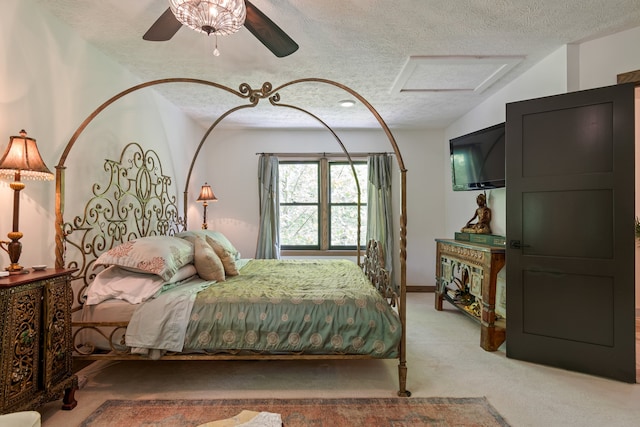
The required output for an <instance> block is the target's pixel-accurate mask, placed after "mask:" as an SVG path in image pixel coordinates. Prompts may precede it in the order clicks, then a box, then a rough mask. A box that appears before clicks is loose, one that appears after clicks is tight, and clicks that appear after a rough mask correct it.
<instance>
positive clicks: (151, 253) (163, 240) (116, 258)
mask: <svg viewBox="0 0 640 427" xmlns="http://www.w3.org/2000/svg"><path fill="white" fill-rule="evenodd" d="M192 261H193V244H191V243H190V242H188V241H187V240H184V239H180V238H178V237H172V236H149V237H141V238H139V239H135V240H130V241H128V242H125V243H122V244H121V245H118V246H116V247H114V248H111V249H109V250H108V251H107V252H105V253H103V254H102V255H100V256H99V257H98V259H97V260H96V262H95V264H94V265H95V266H99V265H117V266H119V267H124V268H127V269H130V270H132V271H140V272H144V273H152V274H157V275H158V276H160V277H161V278H163V279H164V280H169V279H170V278H171V277H172V276H173V275H174V274H176V273H177V272H178V270H179V269H180V267H182V266H184V265H186V264H190V263H191V262H192Z"/></svg>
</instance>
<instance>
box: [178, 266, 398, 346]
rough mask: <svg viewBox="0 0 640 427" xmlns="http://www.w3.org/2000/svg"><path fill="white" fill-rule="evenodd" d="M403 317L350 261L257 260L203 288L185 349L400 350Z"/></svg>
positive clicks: (188, 330) (192, 313) (186, 339)
mask: <svg viewBox="0 0 640 427" xmlns="http://www.w3.org/2000/svg"><path fill="white" fill-rule="evenodd" d="M401 328H402V326H401V323H400V319H399V317H398V315H397V313H396V312H395V310H393V309H392V308H391V307H390V306H389V304H387V302H386V301H385V300H384V299H383V298H382V297H381V296H380V294H379V293H378V292H377V291H376V289H375V288H374V287H373V286H372V285H371V284H370V283H369V281H368V280H367V278H366V277H365V276H364V274H363V273H362V271H361V270H360V268H359V267H358V266H357V265H356V264H355V263H353V262H351V261H347V260H251V261H249V262H248V263H247V265H245V266H244V267H243V268H242V269H241V270H240V275H238V276H235V277H229V278H227V280H226V281H225V282H220V283H215V284H212V285H211V286H209V287H208V288H207V289H205V290H202V291H200V293H199V294H198V296H197V298H196V301H195V303H194V306H193V309H192V311H191V319H190V321H189V326H188V327H187V333H186V338H185V345H184V350H185V351H189V350H194V349H197V350H206V351H221V350H223V351H226V350H230V351H239V350H240V351H241V350H245V351H258V352H268V353H284V352H300V353H307V354H361V355H370V356H373V357H380V358H392V357H397V355H398V344H399V342H400V337H401Z"/></svg>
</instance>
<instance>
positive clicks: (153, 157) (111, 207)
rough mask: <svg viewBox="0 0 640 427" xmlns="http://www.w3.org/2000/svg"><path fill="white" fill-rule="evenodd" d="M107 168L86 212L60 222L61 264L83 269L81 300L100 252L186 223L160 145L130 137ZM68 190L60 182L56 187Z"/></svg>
mask: <svg viewBox="0 0 640 427" xmlns="http://www.w3.org/2000/svg"><path fill="white" fill-rule="evenodd" d="M104 171H105V175H106V176H105V177H104V179H101V180H99V181H98V182H96V183H94V184H93V185H92V186H91V195H90V197H89V200H88V202H87V204H86V205H85V207H84V210H83V212H82V213H81V214H79V215H77V216H75V217H74V218H73V219H72V220H71V221H70V222H64V221H63V222H62V224H61V227H60V228H61V231H62V236H63V244H64V250H63V251H62V252H63V253H58V254H56V265H62V266H65V267H69V268H77V269H78V271H77V272H76V273H75V274H74V280H76V281H77V280H81V281H82V282H81V283H82V284H81V285H80V286H79V288H80V292H77V294H76V295H77V298H78V302H81V301H80V298H81V296H82V294H83V292H82V289H83V288H84V287H86V286H87V285H88V284H89V283H90V282H91V280H92V279H93V277H94V276H95V272H93V271H92V270H93V264H94V263H95V261H96V259H97V258H98V256H100V254H102V253H103V252H105V251H108V250H109V249H111V248H113V247H114V246H117V245H119V244H121V243H123V242H126V241H129V240H132V239H136V238H140V237H145V236H152V235H172V234H175V233H177V232H180V231H183V230H184V228H185V226H184V224H185V222H184V219H182V218H180V217H179V215H178V212H179V210H178V205H177V203H176V200H177V196H176V190H175V189H174V188H172V186H173V180H172V178H171V177H169V176H167V175H165V174H164V173H163V171H162V164H161V162H160V159H159V157H158V155H157V154H156V152H155V151H153V150H147V151H145V150H144V149H143V148H142V147H141V146H140V145H138V144H136V143H130V144H128V145H127V146H126V147H124V149H123V150H122V153H121V154H120V159H118V160H109V159H106V160H105V162H104ZM63 190H64V189H63V188H56V192H57V193H60V192H62V191H63ZM56 196H57V197H62V196H63V194H56ZM58 258H61V259H58ZM59 262H60V264H58V263H59ZM76 283H77V282H76ZM76 286H78V285H75V286H74V288H76ZM76 289H77V288H76Z"/></svg>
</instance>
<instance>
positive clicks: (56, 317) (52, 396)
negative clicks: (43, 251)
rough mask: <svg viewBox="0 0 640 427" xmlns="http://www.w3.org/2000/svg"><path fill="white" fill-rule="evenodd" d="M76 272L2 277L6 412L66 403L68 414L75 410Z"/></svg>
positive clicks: (1, 403) (0, 405) (0, 373)
mask: <svg viewBox="0 0 640 427" xmlns="http://www.w3.org/2000/svg"><path fill="white" fill-rule="evenodd" d="M74 271H75V270H69V269H53V268H52V269H46V270H44V271H33V272H30V273H27V274H14V275H11V276H8V277H2V278H0V340H1V344H0V347H1V348H0V350H1V352H2V354H1V355H2V358H1V359H0V360H1V362H0V379H1V380H0V381H2V384H1V388H0V413H2V414H4V413H7V412H17V411H24V410H29V409H35V408H37V407H38V406H40V405H42V404H43V403H46V402H49V401H52V400H57V399H60V398H62V399H63V402H62V409H67V410H69V409H73V408H75V406H76V404H77V402H76V400H75V398H74V394H75V391H76V390H77V389H78V378H77V377H76V376H75V375H73V370H72V359H71V352H72V349H73V346H72V341H71V303H72V300H73V292H72V290H71V285H70V277H71V274H72V273H73V272H74ZM63 394H64V397H63Z"/></svg>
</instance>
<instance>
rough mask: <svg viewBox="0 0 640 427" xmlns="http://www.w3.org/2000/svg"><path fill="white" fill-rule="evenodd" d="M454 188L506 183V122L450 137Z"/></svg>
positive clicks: (486, 187) (490, 186)
mask: <svg viewBox="0 0 640 427" xmlns="http://www.w3.org/2000/svg"><path fill="white" fill-rule="evenodd" d="M449 150H450V154H451V178H452V182H453V191H471V190H484V189H491V188H500V187H504V186H505V124H504V123H500V124H497V125H495V126H491V127H488V128H486V129H481V130H479V131H476V132H473V133H470V134H467V135H463V136H459V137H457V138H454V139H451V140H449Z"/></svg>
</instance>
